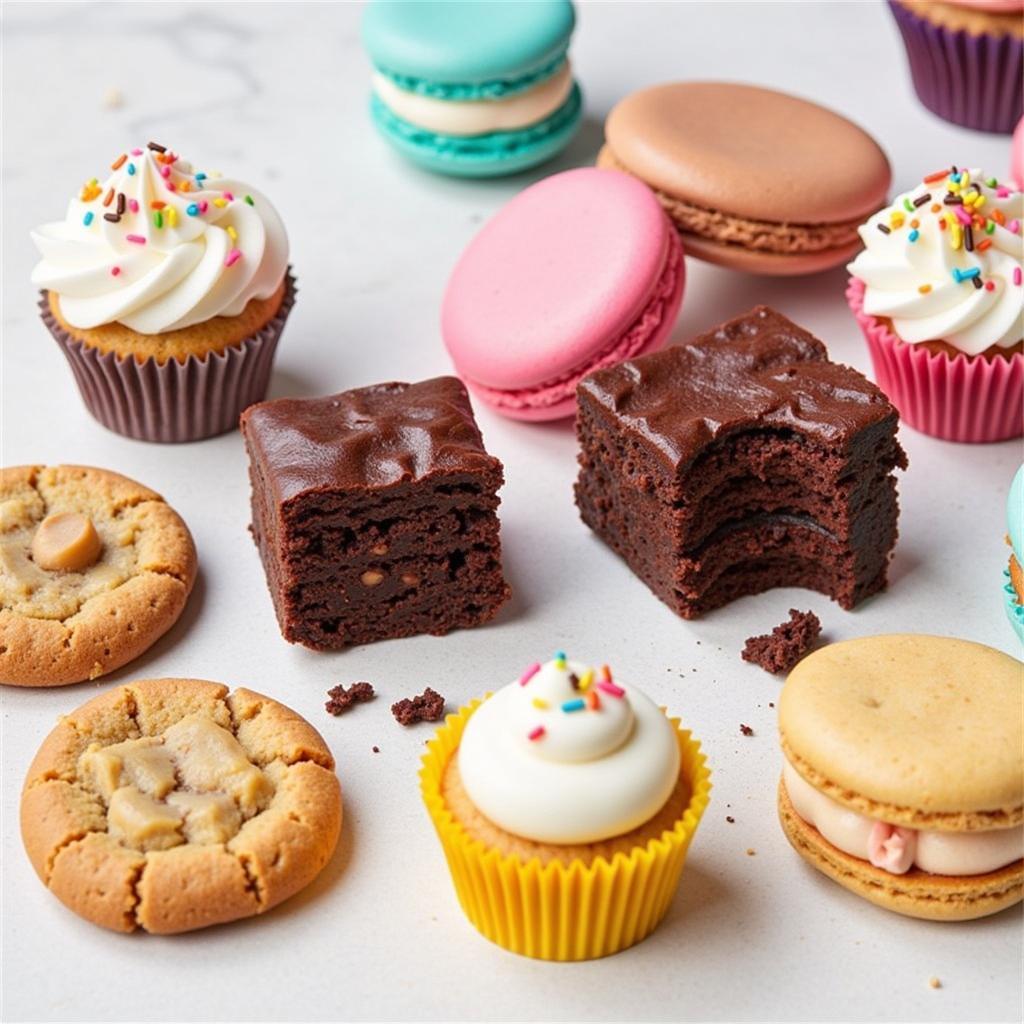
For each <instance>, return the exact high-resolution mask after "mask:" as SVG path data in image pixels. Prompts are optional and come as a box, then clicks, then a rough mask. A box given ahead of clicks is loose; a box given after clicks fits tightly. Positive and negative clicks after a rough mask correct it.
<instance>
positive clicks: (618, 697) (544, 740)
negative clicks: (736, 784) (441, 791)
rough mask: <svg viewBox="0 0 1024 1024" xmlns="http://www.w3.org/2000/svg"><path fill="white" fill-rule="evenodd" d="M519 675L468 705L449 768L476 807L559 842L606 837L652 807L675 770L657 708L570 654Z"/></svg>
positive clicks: (519, 830)
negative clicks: (470, 710)
mask: <svg viewBox="0 0 1024 1024" xmlns="http://www.w3.org/2000/svg"><path fill="white" fill-rule="evenodd" d="M535 668H537V667H536V666H535ZM528 675H529V678H528V679H526V682H525V683H523V682H522V681H516V682H514V683H512V684H510V685H509V686H506V687H504V688H503V689H501V690H499V691H498V692H497V693H495V694H494V695H493V696H492V697H490V698H489V699H488V700H486V701H485V702H484V703H483V704H482V705H481V706H480V707H479V708H477V710H476V711H475V712H474V714H473V716H472V717H471V718H470V719H469V721H468V722H467V724H466V729H465V731H464V733H463V735H462V741H461V743H460V746H459V752H458V758H459V772H460V774H461V776H462V782H463V785H464V786H465V789H466V792H467V793H468V795H469V798H470V799H471V800H472V801H473V803H474V804H475V805H476V807H477V808H478V809H479V810H480V812H481V813H482V814H484V815H485V816H486V817H487V818H489V819H490V820H491V821H493V822H494V823H495V824H496V825H498V826H499V827H501V828H503V829H505V830H506V831H507V832H512V833H514V834H515V835H519V836H523V837H524V838H527V839H532V840H535V841H536V842H543V843H561V844H568V843H590V842H598V841H600V840H602V839H609V838H611V837H612V836H617V835H622V834H623V833H625V832H628V831H630V829H633V828H636V827H637V826H638V825H642V824H643V823H644V822H645V821H647V820H648V819H649V818H651V817H653V816H654V815H655V814H656V813H657V812H658V811H659V810H660V809H661V808H662V806H663V805H664V803H665V801H666V800H667V799H668V797H669V795H670V794H671V792H672V790H673V788H674V787H675V785H676V781H677V779H678V777H679V745H678V742H677V739H676V735H675V730H674V729H673V728H672V724H671V722H669V720H668V718H666V717H665V714H664V712H662V711H661V710H660V709H659V708H658V707H657V706H656V705H655V704H654V703H653V702H652V701H651V700H650V699H649V698H647V697H646V696H644V695H643V694H642V693H640V692H639V691H638V690H636V689H634V688H633V687H629V686H625V685H623V684H621V683H617V682H612V681H611V679H610V678H609V677H606V676H604V675H603V673H602V672H595V671H594V670H592V669H588V668H587V666H585V665H582V664H580V663H578V662H565V661H564V660H560V659H556V660H553V661H549V662H547V664H545V665H543V666H540V667H539V668H537V670H536V671H535V672H533V673H532V674H529V673H528ZM525 678H526V676H524V679H525ZM574 678H575V679H576V680H577V682H576V683H575V684H574V682H573V679H574ZM581 702H582V707H580V706H579V705H580V703H581Z"/></svg>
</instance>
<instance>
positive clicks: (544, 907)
mask: <svg viewBox="0 0 1024 1024" xmlns="http://www.w3.org/2000/svg"><path fill="white" fill-rule="evenodd" d="M420 777H421V781H422V790H423V796H424V800H425V802H426V804H427V808H428V810H429V812H430V815H431V818H432V819H433V822H434V826H435V828H436V829H437V833H438V836H439V838H440V839H441V844H442V846H443V847H444V851H445V854H446V856H447V859H448V865H449V868H450V869H451V872H452V877H453V880H454V882H455V888H456V892H457V894H458V897H459V900H460V902H461V904H462V907H463V909H464V910H465V912H466V914H467V916H468V917H469V919H470V921H471V922H472V923H473V924H474V925H475V926H476V927H477V928H478V929H479V930H480V931H481V932H482V933H483V934H484V935H485V936H487V938H489V939H491V940H492V941H494V942H496V943H498V944H499V945H501V946H503V947H504V948H506V949H509V950H512V951H513V952H517V953H523V954H525V955H527V956H533V957H538V958H541V959H545V960H584V959H589V958H593V957H599V956H606V955H608V954H610V953H615V952H618V951H619V950H621V949H625V948H626V947H627V946H630V945H633V944H634V943H636V942H639V941H640V940H641V939H643V938H645V937H646V936H647V935H648V934H649V933H650V932H651V931H653V930H654V928H655V927H656V926H657V924H658V922H659V921H660V920H661V918H662V917H663V916H664V914H665V911H666V910H667V909H668V905H669V903H670V901H671V899H672V896H673V894H674V893H675V891H676V888H677V886H678V883H679V878H680V875H681V873H682V869H683V862H684V860H685V857H686V852H687V849H688V847H689V844H690V841H691V839H692V838H693V834H694V832H695V831H696V828H697V825H698V823H699V821H700V818H701V815H702V814H703V812H704V809H705V807H706V806H707V802H708V792H709V790H710V781H709V771H708V768H707V765H706V763H705V759H704V756H703V754H702V753H701V751H700V744H699V743H698V742H697V741H696V740H695V739H693V737H692V736H691V734H690V732H689V731H688V730H685V729H682V728H681V727H680V724H679V721H678V720H677V719H670V718H668V717H667V716H666V714H665V712H664V711H662V710H661V709H660V708H658V707H657V705H656V704H654V703H653V702H652V701H651V700H650V698H648V697H647V696H645V695H644V694H643V693H642V692H641V691H640V690H638V689H636V688H635V687H633V686H632V685H630V684H628V683H624V682H622V681H621V680H618V679H616V678H614V677H613V675H612V672H611V670H610V669H609V668H608V667H607V666H604V667H603V668H600V669H597V668H596V667H593V666H588V665H586V664H583V663H581V662H577V661H570V660H569V659H568V658H566V656H565V653H564V652H562V651H559V652H557V653H556V655H555V657H554V658H553V659H552V660H551V661H548V662H546V663H544V664H540V663H534V664H532V665H530V666H529V667H528V668H527V669H526V670H525V671H524V672H523V673H522V674H521V675H520V677H519V678H518V679H516V680H514V681H512V682H511V683H509V684H508V685H507V686H505V687H503V688H501V689H500V690H498V691H497V692H496V693H494V694H492V695H490V696H489V697H487V698H486V699H485V700H484V701H482V702H480V701H475V702H473V703H472V704H470V705H469V706H467V707H464V708H462V709H461V710H460V711H459V713H458V714H457V715H453V716H450V717H449V718H448V720H447V722H446V723H445V725H444V727H443V728H442V729H441V730H440V731H439V732H438V733H437V735H436V736H435V738H434V739H433V740H432V741H431V743H430V746H429V750H428V753H427V755H426V756H425V758H424V761H423V770H422V772H421V773H420Z"/></svg>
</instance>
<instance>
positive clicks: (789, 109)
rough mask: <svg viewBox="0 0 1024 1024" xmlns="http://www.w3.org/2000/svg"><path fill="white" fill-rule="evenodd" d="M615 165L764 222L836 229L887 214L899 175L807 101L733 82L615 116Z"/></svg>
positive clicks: (699, 85)
mask: <svg viewBox="0 0 1024 1024" xmlns="http://www.w3.org/2000/svg"><path fill="white" fill-rule="evenodd" d="M605 136H606V138H607V141H608V144H609V146H611V148H612V150H613V152H614V154H615V157H616V158H617V159H618V160H619V161H620V162H621V163H622V164H624V165H625V166H626V167H627V168H628V169H629V170H630V171H631V172H632V173H633V174H635V175H637V176H638V177H639V178H641V179H643V180H644V181H646V182H647V183H648V184H649V185H651V187H652V188H656V189H659V190H661V191H663V192H665V193H667V194H668V195H670V196H676V197H678V198H681V199H685V200H686V201H688V202H691V203H694V204H696V205H700V206H704V207H707V208H708V209H713V210H722V211H725V212H728V213H733V214H736V215H738V216H742V217H751V218H755V219H759V220H769V221H781V222H794V223H798V224H801V223H802V224H815V223H833V222H836V221H845V220H852V219H854V218H857V217H862V216H867V215H868V214H870V213H873V212H874V211H875V210H877V209H878V208H879V207H880V206H882V205H884V203H885V199H886V195H887V192H888V189H889V184H890V182H891V178H892V174H891V170H890V168H889V162H888V160H887V159H886V157H885V154H884V153H883V152H882V150H881V148H880V147H879V145H878V143H877V142H875V140H874V139H873V138H871V136H870V135H868V134H867V132H865V131H864V130H863V129H861V128H859V127H858V126H857V125H855V124H854V123H853V122H852V121H849V120H847V119H846V118H845V117H842V116H841V115H839V114H836V113H834V112H833V111H831V110H827V109H826V108H824V107H820V106H818V105H817V104H814V103H811V102H809V101H807V100H803V99H799V98H797V97H795V96H789V95H787V94H785V93H781V92H775V91H773V90H770V89H763V88H759V87H757V86H751V85H741V84H736V83H729V82H677V83H672V84H667V85H658V86H653V87H652V88H649V89H643V90H641V91H639V92H635V93H633V94H632V95H630V96H627V97H626V98H625V99H624V100H622V101H621V102H620V103H619V104H618V105H617V106H616V107H615V108H614V109H613V110H612V112H611V114H609V116H608V120H607V121H606V123H605Z"/></svg>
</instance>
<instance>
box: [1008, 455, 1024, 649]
mask: <svg viewBox="0 0 1024 1024" xmlns="http://www.w3.org/2000/svg"><path fill="white" fill-rule="evenodd" d="M1006 542H1007V543H1008V544H1009V545H1010V547H1011V548H1012V551H1011V552H1010V564H1009V565H1008V566H1007V567H1006V568H1005V569H1004V570H1003V603H1004V604H1005V606H1006V615H1007V617H1008V618H1009V620H1010V624H1011V625H1012V626H1013V628H1014V629H1015V630H1016V631H1017V636H1018V637H1020V639H1021V641H1022V642H1024V567H1022V566H1024V466H1021V467H1020V469H1018V470H1017V475H1016V476H1015V477H1014V478H1013V483H1012V484H1011V485H1010V495H1009V497H1008V498H1007V499H1006Z"/></svg>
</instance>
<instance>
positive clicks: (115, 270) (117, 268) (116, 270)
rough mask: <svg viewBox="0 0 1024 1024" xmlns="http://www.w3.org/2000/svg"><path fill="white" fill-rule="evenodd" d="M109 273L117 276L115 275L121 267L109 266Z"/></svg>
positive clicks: (119, 271)
mask: <svg viewBox="0 0 1024 1024" xmlns="http://www.w3.org/2000/svg"><path fill="white" fill-rule="evenodd" d="M110 273H111V276H113V277H117V275H118V274H120V273H121V268H120V267H111V268H110Z"/></svg>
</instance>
